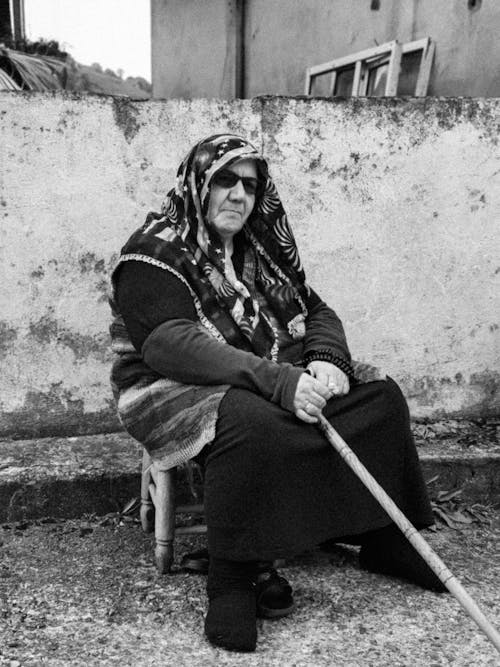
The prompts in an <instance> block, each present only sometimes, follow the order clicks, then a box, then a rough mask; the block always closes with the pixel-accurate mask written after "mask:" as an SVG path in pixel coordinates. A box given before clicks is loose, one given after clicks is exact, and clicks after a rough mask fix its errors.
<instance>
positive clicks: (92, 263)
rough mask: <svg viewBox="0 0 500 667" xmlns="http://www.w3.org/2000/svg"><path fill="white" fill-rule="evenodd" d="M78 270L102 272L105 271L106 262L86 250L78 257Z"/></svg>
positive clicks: (82, 271)
mask: <svg viewBox="0 0 500 667" xmlns="http://www.w3.org/2000/svg"><path fill="white" fill-rule="evenodd" d="M78 264H79V265H80V272H81V273H83V274H85V273H91V272H93V273H98V274H99V273H104V272H105V271H106V262H105V260H104V259H102V258H101V259H99V258H98V257H97V256H96V255H94V253H93V252H86V253H84V254H83V255H80V257H79V258H78Z"/></svg>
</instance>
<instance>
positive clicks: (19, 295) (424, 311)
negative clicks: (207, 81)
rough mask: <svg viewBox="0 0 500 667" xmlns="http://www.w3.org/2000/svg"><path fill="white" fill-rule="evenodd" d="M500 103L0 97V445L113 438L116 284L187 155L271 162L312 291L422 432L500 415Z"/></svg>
mask: <svg viewBox="0 0 500 667" xmlns="http://www.w3.org/2000/svg"><path fill="white" fill-rule="evenodd" d="M499 109H500V101H499V100H430V99H427V100H421V101H417V100H407V101H401V100H366V99H365V100H361V99H358V100H354V99H353V100H351V101H347V102H345V101H344V102H336V101H327V100H300V99H286V98H261V99H255V100H252V101H249V100H246V101H245V100H240V101H235V102H232V103H226V102H217V101H207V100H196V101H192V102H186V101H180V100H170V101H165V102H144V103H142V102H141V103H130V102H127V101H126V100H120V99H113V98H104V97H92V96H88V97H83V96H76V95H75V96H62V95H56V94H53V95H52V94H50V95H49V94H46V95H45V94H25V93H2V94H0V152H1V157H0V186H1V196H0V216H1V237H0V238H1V257H0V262H1V263H0V266H1V271H2V275H1V284H2V286H3V288H2V290H1V295H0V313H1V322H0V377H1V378H2V382H1V383H0V435H3V436H6V435H12V436H14V437H29V436H32V435H38V434H41V435H59V434H63V435H64V434H77V433H96V432H100V431H106V430H113V429H115V428H117V427H118V424H117V421H116V419H115V416H114V409H113V406H112V400H111V393H110V389H109V385H108V374H109V365H110V355H109V350H108V334H107V328H108V324H109V314H108V305H107V299H106V294H107V280H108V276H109V271H110V269H111V267H112V265H113V262H114V260H115V258H116V256H117V253H118V251H119V248H120V246H121V245H122V244H123V243H124V241H125V239H126V238H127V236H128V235H129V234H130V232H131V231H132V230H134V229H135V228H136V227H137V226H138V225H139V224H140V223H142V221H143V219H144V216H145V213H146V212H147V211H148V210H150V209H157V208H158V206H159V204H160V201H161V198H162V196H163V195H164V193H165V192H166V191H167V189H169V187H170V186H171V184H172V183H173V181H174V177H175V170H176V167H177V165H178V163H179V162H180V160H181V159H182V157H183V155H184V153H185V152H186V151H187V149H188V148H189V147H190V146H191V145H192V143H194V141H195V140H197V139H199V138H200V137H202V136H204V135H207V134H210V133H212V132H214V131H224V130H231V131H234V132H238V133H242V134H244V135H245V136H247V137H248V138H249V139H251V140H252V141H253V142H254V143H255V144H256V145H257V146H259V147H261V148H262V149H263V152H264V154H265V155H267V156H268V157H269V160H270V163H271V166H272V172H273V175H274V177H275V179H276V181H277V184H278V187H279V190H280V193H281V196H282V198H283V200H284V202H285V203H286V207H287V210H288V212H289V216H290V219H291V222H292V225H293V227H294V230H295V233H296V236H297V240H298V243H299V247H300V248H301V251H302V256H303V260H304V263H305V266H306V269H307V272H308V276H309V280H310V282H311V284H312V285H313V286H314V287H315V288H316V289H317V290H318V291H319V293H320V294H321V295H322V296H323V297H324V298H325V299H326V300H327V301H328V302H330V303H331V304H332V305H333V306H334V307H335V308H336V310H337V311H338V313H339V315H340V316H341V318H342V319H343V321H344V323H345V326H346V329H347V334H348V337H349V340H350V344H351V348H352V351H353V354H354V355H355V357H357V358H359V359H364V360H369V361H372V362H374V363H375V364H378V365H381V366H383V367H384V368H385V369H386V370H387V372H389V373H390V374H391V375H392V376H393V377H395V378H396V379H397V380H399V381H400V382H401V383H402V386H403V389H404V391H405V393H406V395H407V396H408V398H409V400H410V406H411V410H412V413H413V415H414V416H415V417H437V416H442V415H445V414H446V415H454V416H458V417H461V416H466V415H474V416H480V415H483V414H492V413H500V341H499V331H500V329H499V326H500V320H499V313H500V308H499V306H500V303H499V302H500V289H499V287H500V261H499V257H500V253H499V250H500V238H499V232H498V218H499V211H500V187H499V186H500V182H499V181H500V159H499V149H498V144H497V132H498V120H499Z"/></svg>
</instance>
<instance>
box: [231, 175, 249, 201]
mask: <svg viewBox="0 0 500 667" xmlns="http://www.w3.org/2000/svg"><path fill="white" fill-rule="evenodd" d="M229 197H230V198H231V199H244V198H245V188H244V187H243V183H242V182H241V180H239V181H238V182H237V183H235V185H233V187H232V188H231V189H230V190H229Z"/></svg>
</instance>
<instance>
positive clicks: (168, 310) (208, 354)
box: [116, 262, 304, 411]
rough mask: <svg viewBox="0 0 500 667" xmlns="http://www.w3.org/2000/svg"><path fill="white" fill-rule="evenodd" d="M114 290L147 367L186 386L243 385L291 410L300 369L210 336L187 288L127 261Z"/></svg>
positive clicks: (164, 274) (153, 269)
mask: <svg viewBox="0 0 500 667" xmlns="http://www.w3.org/2000/svg"><path fill="white" fill-rule="evenodd" d="M128 264H130V265H131V266H130V267H129V266H128ZM116 292H117V301H118V307H119V309H120V312H121V314H122V316H123V319H124V322H125V326H126V327H127V330H128V332H129V335H130V336H131V339H132V342H133V344H134V346H135V347H136V349H138V351H140V352H141V354H142V356H143V359H144V361H145V362H146V364H147V365H148V366H149V367H150V368H151V369H152V370H154V371H155V372H157V373H159V374H160V375H164V376H166V377H169V378H170V379H172V380H175V381H177V382H182V383H186V384H199V385H211V384H230V385H231V386H233V387H239V388H241V389H248V390H249V391H253V392H255V393H258V394H261V395H262V396H264V398H266V399H268V400H270V401H272V402H274V403H277V404H279V405H281V406H282V407H283V408H284V409H286V410H290V411H293V399H294V397H295V390H296V387H297V383H298V381H299V378H300V376H301V374H302V373H303V372H304V369H302V368H296V367H294V366H292V365H291V364H288V363H275V362H273V361H270V360H269V359H262V358H261V357H258V356H256V355H255V354H253V353H252V352H247V351H245V350H239V349H237V348H235V347H233V346H231V345H228V344H226V343H223V342H219V341H218V340H215V339H214V338H213V337H212V336H211V335H210V334H209V333H208V332H207V331H205V330H204V329H203V328H202V326H201V325H200V323H199V322H198V319H197V317H196V311H195V308H194V306H193V304H192V299H191V296H190V294H189V290H188V289H187V287H186V286H185V285H183V284H182V283H181V281H180V280H179V279H178V278H176V277H175V276H173V275H171V274H169V273H167V272H166V271H163V270H162V269H160V268H158V267H155V266H150V265H148V264H145V263H144V264H143V263H141V262H130V263H127V264H125V265H124V267H123V268H122V271H121V273H120V275H119V276H118V284H117V290H116Z"/></svg>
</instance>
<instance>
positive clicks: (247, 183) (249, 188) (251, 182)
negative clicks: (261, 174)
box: [241, 177, 257, 195]
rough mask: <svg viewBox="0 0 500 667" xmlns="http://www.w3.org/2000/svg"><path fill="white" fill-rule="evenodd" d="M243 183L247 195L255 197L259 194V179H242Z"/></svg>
mask: <svg viewBox="0 0 500 667" xmlns="http://www.w3.org/2000/svg"><path fill="white" fill-rule="evenodd" d="M241 182H242V183H243V187H244V188H245V192H246V193H247V195H254V194H256V192H257V179H256V178H250V177H249V178H242V179H241Z"/></svg>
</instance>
